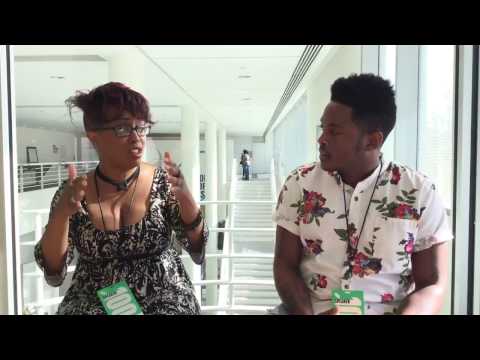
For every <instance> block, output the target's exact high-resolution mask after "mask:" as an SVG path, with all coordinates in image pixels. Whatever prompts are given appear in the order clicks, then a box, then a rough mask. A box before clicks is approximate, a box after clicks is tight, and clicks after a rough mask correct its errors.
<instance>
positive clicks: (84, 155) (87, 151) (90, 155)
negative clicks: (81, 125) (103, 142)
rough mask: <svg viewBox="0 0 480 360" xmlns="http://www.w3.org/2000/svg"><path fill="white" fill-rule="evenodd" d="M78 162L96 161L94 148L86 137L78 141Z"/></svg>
mask: <svg viewBox="0 0 480 360" xmlns="http://www.w3.org/2000/svg"><path fill="white" fill-rule="evenodd" d="M79 160H80V161H97V160H98V154H97V151H96V150H95V148H94V147H93V145H92V143H91V142H90V140H88V138H87V137H86V136H84V137H82V138H81V139H80V154H79Z"/></svg>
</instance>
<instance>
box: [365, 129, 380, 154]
mask: <svg viewBox="0 0 480 360" xmlns="http://www.w3.org/2000/svg"><path fill="white" fill-rule="evenodd" d="M367 141H368V142H367V146H366V148H367V150H376V149H380V148H381V147H382V145H383V133H382V132H381V131H378V130H377V131H374V132H372V133H370V134H368V135H367Z"/></svg>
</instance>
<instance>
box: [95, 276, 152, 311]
mask: <svg viewBox="0 0 480 360" xmlns="http://www.w3.org/2000/svg"><path fill="white" fill-rule="evenodd" d="M97 296H98V297H99V298H100V301H101V302H102V305H103V308H104V309H105V311H106V312H107V315H143V312H142V308H141V307H140V305H139V304H138V302H137V300H136V299H135V296H134V295H133V293H132V291H131V290H130V288H129V287H128V285H127V283H126V282H125V281H120V282H118V283H115V284H113V285H111V286H108V287H106V288H103V289H100V290H98V291H97Z"/></svg>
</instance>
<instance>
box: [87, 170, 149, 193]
mask: <svg viewBox="0 0 480 360" xmlns="http://www.w3.org/2000/svg"><path fill="white" fill-rule="evenodd" d="M139 174H140V166H139V167H137V170H135V172H134V173H133V174H132V175H130V177H129V178H128V179H126V180H123V181H115V180H112V179H110V178H109V177H108V176H106V175H104V174H102V172H101V171H100V166H97V168H96V169H95V175H97V176H98V177H99V178H100V179H102V180H103V181H105V182H107V183H109V184H111V185H113V186H116V187H117V191H127V189H128V187H129V186H130V184H131V183H132V182H133V181H134V180H135V179H136V178H138V175H139Z"/></svg>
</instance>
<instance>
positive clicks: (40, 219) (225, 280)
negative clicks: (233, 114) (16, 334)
mask: <svg viewBox="0 0 480 360" xmlns="http://www.w3.org/2000/svg"><path fill="white" fill-rule="evenodd" d="M235 161H236V160H235V159H234V162H233V164H235V163H236V162H235ZM235 170H236V168H235V167H232V178H231V183H230V191H229V199H230V200H218V201H200V202H199V205H226V206H227V210H228V218H227V221H226V223H225V227H224V228H219V227H212V228H209V230H210V233H211V234H218V233H220V232H222V233H224V240H223V251H222V253H206V254H205V258H206V259H209V258H217V259H218V260H220V261H221V267H220V280H218V279H205V280H201V279H200V278H199V277H198V276H194V277H193V279H192V284H193V285H194V287H195V291H196V295H197V298H198V300H199V301H200V304H201V296H200V292H201V291H200V289H201V286H215V285H217V286H220V291H219V296H218V301H217V305H215V306H202V307H201V310H202V313H206V312H209V313H210V312H214V313H217V314H225V313H230V312H235V313H245V312H246V313H255V312H261V313H265V312H266V310H267V309H268V308H269V307H268V306H251V305H242V306H238V305H234V304H233V286H234V285H248V286H265V285H274V282H273V279H272V280H235V279H233V268H232V261H231V260H232V259H273V253H270V254H236V253H234V252H233V250H234V249H233V244H232V236H231V234H232V233H240V232H251V233H259V232H274V231H275V228H273V227H272V228H242V227H240V228H239V227H235V222H234V217H233V214H234V207H235V205H237V204H249V205H252V206H255V205H259V204H271V205H272V206H274V205H275V203H276V202H275V201H268V200H243V201H242V200H235V191H236V182H237V180H236V178H237V176H236V171H235ZM67 176H68V175H67ZM272 191H274V190H272ZM23 213H25V214H33V215H34V216H35V223H36V227H35V241H34V242H23V243H21V245H22V246H24V247H27V246H29V247H33V246H34V245H35V244H36V243H37V242H38V241H39V240H40V238H41V236H42V233H43V228H44V226H45V224H44V218H45V217H44V215H45V214H48V213H49V209H31V210H24V211H23ZM180 258H181V259H182V260H183V261H190V259H189V255H181V256H180ZM195 268H196V269H195V270H199V267H198V266H195ZM74 271H75V266H69V267H68V269H67V272H68V273H71V272H74ZM196 273H198V271H196ZM23 276H24V277H36V278H37V279H38V282H39V284H37V287H38V286H39V285H40V283H41V285H42V288H43V285H44V280H43V273H42V272H41V271H40V270H39V269H38V268H37V269H36V270H35V271H32V272H27V273H24V274H23ZM62 299H63V297H62V296H58V297H53V298H48V299H45V298H43V292H42V291H39V292H37V298H36V301H34V302H30V303H28V304H26V305H25V307H26V308H42V307H44V306H51V305H56V304H59V303H60V302H61V301H62Z"/></svg>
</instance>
